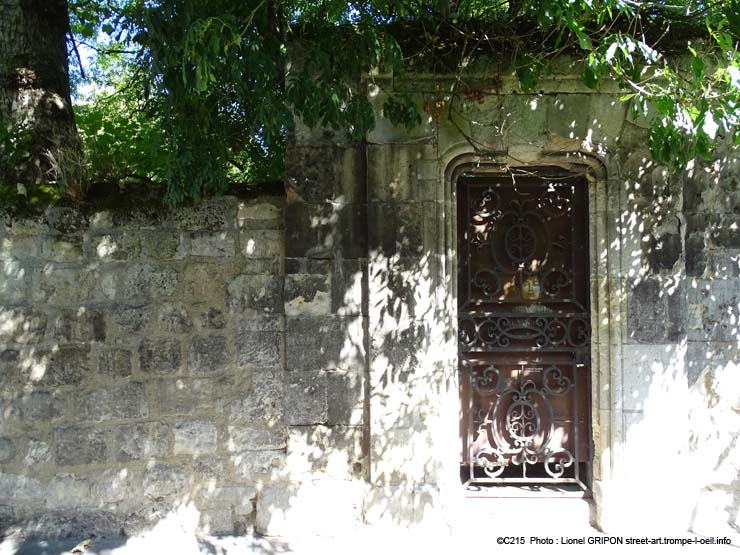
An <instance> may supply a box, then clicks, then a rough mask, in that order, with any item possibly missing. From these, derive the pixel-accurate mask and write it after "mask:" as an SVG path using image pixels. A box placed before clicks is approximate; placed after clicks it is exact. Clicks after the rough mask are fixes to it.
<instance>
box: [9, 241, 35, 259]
mask: <svg viewBox="0 0 740 555" xmlns="http://www.w3.org/2000/svg"><path fill="white" fill-rule="evenodd" d="M37 250H38V249H37V237H36V236H34V235H30V236H24V235H17V236H15V237H3V238H2V239H0V259H13V258H20V259H24V258H33V257H34V256H36V253H37Z"/></svg>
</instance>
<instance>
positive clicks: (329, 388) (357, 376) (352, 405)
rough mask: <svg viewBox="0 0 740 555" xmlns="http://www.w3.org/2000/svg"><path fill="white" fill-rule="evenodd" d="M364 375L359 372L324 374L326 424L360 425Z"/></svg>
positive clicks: (363, 400)
mask: <svg viewBox="0 0 740 555" xmlns="http://www.w3.org/2000/svg"><path fill="white" fill-rule="evenodd" d="M363 382H364V375H363V374H362V373H361V372H349V373H341V372H328V373H327V374H326V408H327V424H330V425H332V424H350V425H355V426H356V425H360V424H362V421H363V405H364V402H365V398H364V392H363V391H364V390H363Z"/></svg>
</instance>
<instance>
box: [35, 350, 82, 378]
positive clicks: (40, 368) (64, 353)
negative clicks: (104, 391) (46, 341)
mask: <svg viewBox="0 0 740 555" xmlns="http://www.w3.org/2000/svg"><path fill="white" fill-rule="evenodd" d="M89 358H90V351H89V349H88V348H85V347H77V346H73V345H69V346H64V347H60V348H59V349H58V350H57V351H52V352H51V353H48V355H44V356H42V357H41V360H39V362H38V363H37V364H35V365H34V366H33V367H31V368H29V369H28V371H29V372H30V378H31V381H34V382H36V383H38V384H43V385H77V384H79V383H80V382H81V381H82V379H83V377H84V376H85V375H87V374H88V373H89V371H90V361H89Z"/></svg>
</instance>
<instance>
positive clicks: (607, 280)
mask: <svg viewBox="0 0 740 555" xmlns="http://www.w3.org/2000/svg"><path fill="white" fill-rule="evenodd" d="M453 86H455V84H454V83H452V82H451V81H450V80H445V77H444V76H428V77H424V76H418V77H417V78H415V79H414V82H413V86H412V88H413V90H414V91H415V92H416V98H417V99H418V104H419V106H420V107H421V106H422V105H424V106H433V107H440V106H441V108H439V110H438V111H436V112H435V110H430V111H428V112H427V113H426V114H424V117H423V119H422V122H421V124H420V125H418V126H417V127H415V128H413V129H399V128H396V127H393V126H392V125H391V124H390V123H389V122H387V121H385V120H384V119H383V118H382V117H381V118H380V120H379V122H378V125H377V127H376V129H375V130H374V131H373V132H372V133H370V134H369V135H368V137H367V142H366V144H365V145H360V146H361V147H362V148H364V151H365V153H366V158H365V160H366V162H365V163H366V167H367V171H366V176H367V181H366V187H367V190H366V198H367V236H368V240H367V276H368V277H367V279H368V291H367V299H368V308H367V310H368V313H367V339H368V346H367V367H368V377H367V382H366V384H367V393H366V395H367V432H366V433H367V435H368V440H367V449H368V450H369V451H368V457H369V476H368V492H367V493H366V495H365V512H364V518H365V519H366V521H367V522H373V523H379V522H384V521H388V522H393V523H399V522H401V523H410V522H420V521H422V520H425V521H429V520H430V519H431V521H432V522H437V520H435V519H437V518H439V519H441V522H443V523H445V524H452V525H453V526H454V520H455V514H456V508H459V507H460V503H465V500H464V494H463V493H461V488H460V484H459V477H458V469H457V462H458V461H459V443H458V433H459V432H458V430H457V427H456V426H457V418H458V416H457V415H458V410H459V407H460V405H459V399H458V375H457V345H456V339H455V334H456V294H455V283H456V265H457V245H456V225H455V209H456V208H455V207H456V202H455V195H454V178H455V175H456V174H455V172H456V171H459V170H460V169H461V168H464V169H465V170H467V171H471V172H475V171H491V170H492V169H495V170H496V171H503V172H506V170H507V169H508V168H517V169H520V170H521V169H523V170H527V169H528V168H530V169H531V168H536V167H538V166H540V167H541V166H546V165H552V166H557V167H560V168H563V169H566V170H569V171H573V172H577V173H585V174H586V175H587V178H588V182H589V185H588V187H589V194H588V196H589V214H590V222H589V229H590V232H589V237H588V240H589V243H590V246H591V256H590V261H589V263H590V276H591V282H590V285H591V311H592V320H591V323H592V326H591V327H592V350H591V354H592V380H591V381H592V395H591V398H592V407H591V416H592V426H593V441H594V450H595V452H594V465H593V479H592V487H593V494H594V498H595V502H596V507H597V513H598V514H597V520H598V522H599V524H600V525H601V526H602V527H604V528H605V529H608V530H618V529H621V530H634V529H635V527H639V528H641V529H645V528H649V529H652V530H656V529H658V528H663V529H667V528H673V529H677V530H682V529H683V530H685V529H686V528H690V527H691V528H693V529H694V530H696V531H700V532H704V533H722V534H730V535H732V534H736V532H737V530H738V528H737V527H738V525H739V523H738V485H737V473H738V470H739V469H740V467H739V466H738V462H737V461H738V460H740V459H738V452H737V440H736V438H737V429H738V427H737V411H738V408H737V407H738V399H737V393H736V392H737V390H738V388H737V383H736V381H735V380H736V377H735V376H737V371H736V364H737V345H738V340H739V339H740V335H739V333H738V326H737V318H738V310H740V305H739V304H738V294H740V283H738V282H737V279H736V278H737V268H738V262H737V256H736V255H737V253H736V252H735V250H734V249H737V247H738V245H737V244H736V243H737V237H739V236H740V232H739V231H738V229H737V228H738V225H740V222H737V221H736V219H737V210H736V207H734V204H733V203H734V202H735V201H736V200H737V199H736V198H735V197H736V196H737V191H736V189H737V175H738V169H737V153H736V152H732V151H729V150H728V151H727V152H726V153H720V155H719V156H718V158H717V160H715V161H712V162H710V163H703V164H700V163H699V162H696V164H695V165H692V166H690V167H689V168H688V170H687V171H686V172H683V173H681V172H674V171H670V170H669V169H668V168H665V167H661V166H659V165H656V164H655V163H654V162H652V161H651V158H650V154H649V152H648V148H647V144H648V141H647V137H648V127H649V123H650V122H649V119H647V118H642V117H641V118H638V119H632V118H631V117H629V116H628V108H629V107H628V106H627V105H625V104H624V103H621V102H620V101H619V97H620V96H621V95H622V94H623V93H622V92H621V91H619V90H618V89H617V88H616V87H615V86H613V85H610V84H608V83H607V84H605V85H604V86H603V88H602V90H600V91H591V90H588V89H586V88H584V87H583V86H581V85H579V83H578V80H577V79H575V78H574V77H573V73H572V70H569V69H568V68H567V67H565V68H564V69H563V70H562V71H559V72H556V74H555V75H554V76H553V77H552V78H551V79H547V80H543V82H542V83H541V84H540V87H541V90H540V91H538V92H535V93H529V94H522V93H521V91H519V90H517V83H516V82H515V80H511V79H510V78H509V77H508V76H505V75H504V76H501V75H499V76H498V78H497V79H492V78H487V77H486V76H481V78H480V79H479V80H474V82H473V83H472V84H470V83H466V86H468V87H469V88H471V89H472V90H477V91H479V92H480V94H477V95H469V96H470V99H467V98H460V97H456V98H453V97H452V96H450V95H448V94H447V93H446V92H445V91H447V90H450V87H453ZM392 87H393V82H392V81H390V80H389V81H384V80H383V79H382V77H376V78H374V79H373V80H372V83H371V84H370V87H369V89H370V94H371V97H372V98H373V99H374V101H376V102H377V105H378V107H380V106H382V103H383V101H384V99H385V98H386V97H387V94H388V91H390V90H391V89H392ZM461 96H463V97H464V95H461ZM290 148H291V150H292V151H293V152H295V153H304V152H311V153H313V155H317V153H318V152H325V153H330V152H336V151H337V149H339V151H343V149H353V148H357V147H352V146H351V143H349V142H348V141H347V140H346V138H345V137H343V136H341V135H340V134H336V133H332V132H331V131H327V130H322V131H320V132H310V131H308V130H306V129H303V128H300V126H299V129H298V132H297V134H296V138H295V143H294V144H293V145H292V146H291V147H290ZM327 155H328V154H327ZM298 156H299V155H298ZM294 160H296V159H294ZM305 166H306V165H305V164H302V163H297V164H295V163H294V164H289V165H288V174H289V175H290V176H292V177H293V178H295V179H296V180H300V178H301V176H302V175H304V173H305V172H306V167H305ZM335 190H336V189H335ZM324 198H329V199H332V198H333V199H334V200H331V201H330V202H336V197H332V196H331V195H329V194H325V195H324ZM337 206H338V205H337ZM709 469H711V470H709ZM646 492H649V494H647V495H646ZM636 499H639V500H640V503H638V504H636V503H635V500H636Z"/></svg>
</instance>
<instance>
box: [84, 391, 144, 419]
mask: <svg viewBox="0 0 740 555" xmlns="http://www.w3.org/2000/svg"><path fill="white" fill-rule="evenodd" d="M75 409H76V411H77V414H78V416H79V418H80V420H82V421H88V422H101V421H106V420H111V419H114V420H115V419H131V418H143V417H146V416H147V415H148V414H149V405H148V403H147V400H146V395H145V392H144V384H143V383H141V382H131V383H128V384H126V385H123V386H120V387H112V388H109V389H105V388H98V389H95V390H93V391H89V392H84V391H83V392H79V393H78V394H77V402H76V403H75Z"/></svg>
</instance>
